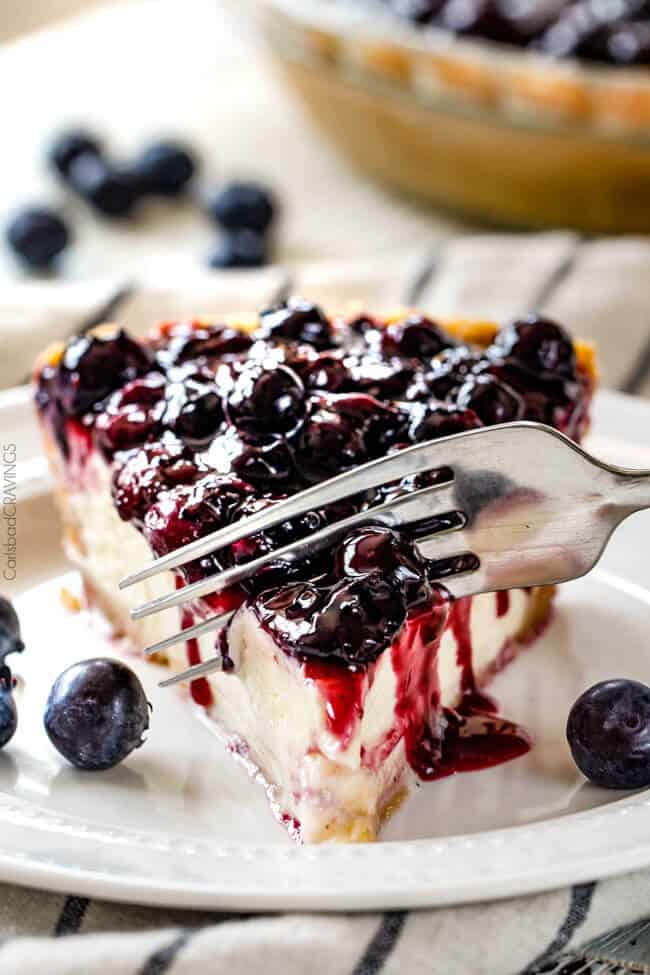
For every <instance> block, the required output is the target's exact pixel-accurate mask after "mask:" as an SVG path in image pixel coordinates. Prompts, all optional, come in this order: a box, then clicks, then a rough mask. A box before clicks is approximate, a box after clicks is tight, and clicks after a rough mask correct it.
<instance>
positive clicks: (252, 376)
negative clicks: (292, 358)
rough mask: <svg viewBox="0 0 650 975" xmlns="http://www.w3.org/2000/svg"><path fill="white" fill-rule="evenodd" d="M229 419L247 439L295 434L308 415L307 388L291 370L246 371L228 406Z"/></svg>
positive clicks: (261, 368)
mask: <svg viewBox="0 0 650 975" xmlns="http://www.w3.org/2000/svg"><path fill="white" fill-rule="evenodd" d="M226 411H227V414H228V419H229V420H230V422H231V423H233V424H234V425H235V426H236V427H237V429H238V430H239V431H240V432H241V433H242V434H244V435H246V434H248V435H253V436H254V435H256V434H269V433H282V434H284V435H285V436H286V435H289V434H292V433H295V431H296V430H297V429H298V427H299V426H300V425H301V423H302V420H303V417H304V413H305V387H304V386H303V383H302V381H301V380H300V378H299V377H298V375H297V374H296V373H295V372H294V371H293V369H290V368H289V367H288V366H276V367H275V368H274V369H266V368H265V367H264V366H263V365H252V366H249V367H248V368H247V369H244V370H243V371H242V372H241V374H240V376H239V378H238V379H237V381H236V383H235V386H234V389H233V390H232V392H231V393H230V396H229V397H228V399H227V402H226Z"/></svg>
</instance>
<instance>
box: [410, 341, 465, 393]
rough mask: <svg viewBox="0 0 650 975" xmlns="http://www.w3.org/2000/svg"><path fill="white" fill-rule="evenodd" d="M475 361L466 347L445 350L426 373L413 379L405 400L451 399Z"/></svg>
mask: <svg viewBox="0 0 650 975" xmlns="http://www.w3.org/2000/svg"><path fill="white" fill-rule="evenodd" d="M477 361H478V360H477V357H476V356H475V355H474V353H473V352H472V351H471V349H468V348H467V346H463V345H460V346H458V348H456V349H445V350H444V351H443V352H441V353H440V355H437V356H436V357H435V358H434V359H433V360H432V361H431V368H430V369H429V370H428V371H427V372H424V373H422V374H420V375H418V376H416V377H415V379H414V381H413V384H412V386H411V387H410V388H409V389H408V390H407V393H406V398H407V399H421V398H426V399H428V398H430V397H432V396H433V397H435V398H436V399H439V400H445V399H448V398H453V395H454V393H455V392H456V391H457V390H458V389H459V388H460V387H461V386H462V384H463V383H464V381H465V379H466V378H467V377H468V376H469V375H470V373H471V372H472V371H473V369H474V367H475V366H476V363H477Z"/></svg>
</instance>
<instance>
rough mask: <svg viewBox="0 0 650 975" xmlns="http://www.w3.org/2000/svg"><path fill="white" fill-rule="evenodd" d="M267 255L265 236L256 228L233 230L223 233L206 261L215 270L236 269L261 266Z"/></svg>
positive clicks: (264, 262)
mask: <svg viewBox="0 0 650 975" xmlns="http://www.w3.org/2000/svg"><path fill="white" fill-rule="evenodd" d="M267 257H268V245H267V242H266V238H265V237H264V236H263V235H262V234H260V233H258V231H257V230H233V231H230V232H229V233H227V234H224V236H223V237H222V238H221V240H220V241H219V244H218V245H217V248H216V250H215V251H214V252H213V253H212V255H211V256H210V259H209V262H208V263H209V265H210V267H213V268H215V270H216V269H219V268H222V269H223V270H227V269H228V268H230V269H232V270H236V269H237V268H253V267H262V266H263V265H264V264H266V262H267Z"/></svg>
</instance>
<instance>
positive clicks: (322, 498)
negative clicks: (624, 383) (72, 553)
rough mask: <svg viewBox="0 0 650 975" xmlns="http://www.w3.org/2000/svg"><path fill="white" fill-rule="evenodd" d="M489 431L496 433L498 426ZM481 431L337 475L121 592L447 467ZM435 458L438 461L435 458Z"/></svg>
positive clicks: (193, 546)
mask: <svg viewBox="0 0 650 975" xmlns="http://www.w3.org/2000/svg"><path fill="white" fill-rule="evenodd" d="M534 425H535V424H530V423H521V424H519V423H517V424H511V426H512V427H517V426H523V427H530V426H534ZM494 429H498V427H495V428H494ZM486 432H487V431H486V429H485V428H479V429H477V430H467V431H465V432H463V433H456V434H453V435H452V436H449V437H444V438H441V439H440V440H437V441H429V442H427V443H423V444H416V445H415V446H413V447H407V448H406V449H405V450H400V451H399V452H398V453H396V454H394V455H393V456H390V457H380V458H379V459H378V460H372V461H370V462H369V463H367V464H363V465H362V466H361V467H356V468H354V470H351V471H347V472H346V473H344V474H339V475H338V476H337V477H333V478H330V480H328V481H323V482H322V483H321V484H316V485H314V487H310V488H307V490H305V491H300V492H299V493H298V494H294V495H293V496H292V497H290V498H286V500H284V501H280V502H278V503H277V504H274V505H273V506H272V507H270V508H267V509H266V510H265V511H259V512H258V513H257V514H254V515H250V516H249V517H248V518H244V519H242V520H241V521H239V522H236V523H235V524H232V525H228V526H226V527H225V528H221V529H220V530H219V531H216V532H213V533H212V534H211V535H206V536H205V537H204V538H199V539H197V540H196V541H194V542H190V543H189V544H188V545H184V546H182V547H181V548H178V549H176V550H175V551H174V552H170V553H169V554H168V555H163V556H161V557H160V558H159V559H155V560H154V561H153V562H151V563H150V564H149V565H148V566H146V567H145V568H144V569H141V570H140V571H138V572H134V573H132V574H131V575H129V576H126V578H124V579H122V581H121V582H120V589H126V588H127V587H128V586H132V585H134V584H135V583H137V582H142V581H143V580H145V579H149V578H151V577H152V576H155V575H158V574H159V573H160V572H164V571H165V570H169V569H177V568H179V567H180V566H182V565H185V564H186V563H187V562H191V561H192V560H193V559H198V558H203V556H205V555H209V554H210V553H211V552H215V551H217V550H218V549H220V548H224V547H225V546H226V545H230V544H231V543H232V542H236V541H238V540H239V539H242V538H246V537H247V536H249V535H252V534H254V533H255V532H259V531H264V530H266V529H268V528H273V527H274V526H275V525H278V524H281V523H282V522H283V521H287V520H288V519H289V518H295V517H297V516H299V515H303V514H306V513H307V512H308V511H312V510H314V508H322V507H324V506H325V505H328V504H331V503H332V502H334V501H341V500H342V499H343V498H347V497H349V496H350V495H353V494H358V493H361V492H363V491H367V490H370V489H371V488H376V487H380V486H381V485H382V484H387V483H390V482H391V481H398V480H399V479H400V478H402V477H406V476H408V475H412V474H420V473H422V472H424V471H428V470H435V469H437V468H443V467H452V466H453V464H454V462H455V461H456V459H457V458H458V457H459V456H460V451H458V444H459V443H461V441H464V440H465V439H466V438H468V437H476V436H481V437H483V438H485V434H486ZM436 454H438V456H435V455H436Z"/></svg>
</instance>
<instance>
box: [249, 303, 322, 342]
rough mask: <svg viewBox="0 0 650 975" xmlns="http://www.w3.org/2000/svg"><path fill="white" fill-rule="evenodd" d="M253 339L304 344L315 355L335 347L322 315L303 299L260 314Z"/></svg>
mask: <svg viewBox="0 0 650 975" xmlns="http://www.w3.org/2000/svg"><path fill="white" fill-rule="evenodd" d="M256 337H257V338H260V339H263V340H275V341H277V340H278V339H288V340H291V341H293V342H304V343H305V344H306V345H313V347H314V348H315V349H318V350H319V351H323V350H325V349H331V348H333V346H334V345H335V344H336V342H335V339H334V335H333V332H332V328H331V325H330V323H329V321H328V319H327V317H326V315H325V314H324V312H323V311H322V310H321V309H320V308H319V307H318V305H314V304H312V303H311V302H309V301H305V300H304V299H303V298H290V299H289V300H288V301H287V302H286V304H284V305H278V306H277V307H275V308H268V309H267V310H266V311H264V312H262V314H261V315H260V327H259V329H258V330H257V333H256Z"/></svg>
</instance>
